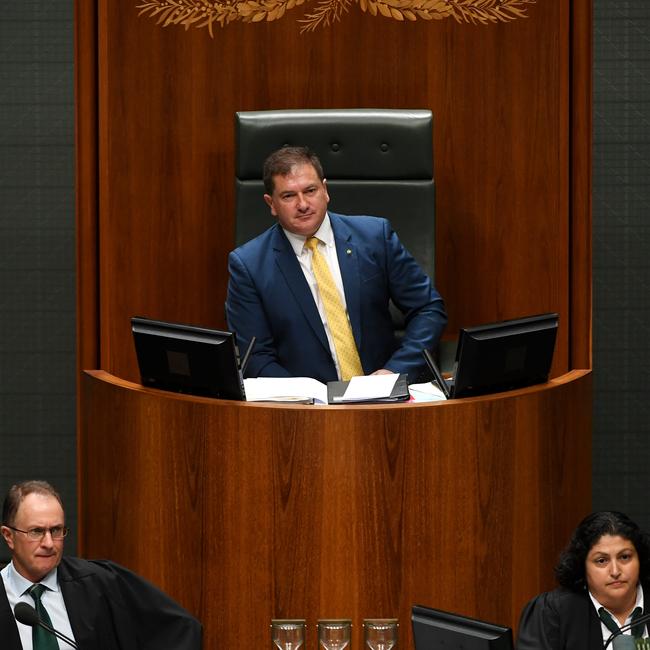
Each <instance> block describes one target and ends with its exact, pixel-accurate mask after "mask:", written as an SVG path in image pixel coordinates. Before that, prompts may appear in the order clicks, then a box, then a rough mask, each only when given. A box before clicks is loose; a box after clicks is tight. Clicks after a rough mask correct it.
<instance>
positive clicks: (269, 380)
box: [244, 377, 327, 404]
mask: <svg viewBox="0 0 650 650" xmlns="http://www.w3.org/2000/svg"><path fill="white" fill-rule="evenodd" d="M244 390H245V391H246V401H247V402H294V403H295V402H303V401H306V400H310V399H313V400H314V403H317V404H327V386H326V385H325V384H322V383H321V382H320V381H318V380H316V379H312V378H311V377H256V378H253V379H244Z"/></svg>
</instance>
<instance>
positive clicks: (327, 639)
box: [318, 618, 352, 650]
mask: <svg viewBox="0 0 650 650" xmlns="http://www.w3.org/2000/svg"><path fill="white" fill-rule="evenodd" d="M351 638H352V621H351V620H350V619H349V618H329V619H320V620H319V621H318V644H319V646H320V647H321V648H323V649H324V650H343V648H348V647H349V646H350V641H351Z"/></svg>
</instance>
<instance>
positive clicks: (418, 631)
mask: <svg viewBox="0 0 650 650" xmlns="http://www.w3.org/2000/svg"><path fill="white" fill-rule="evenodd" d="M411 623H412V625H413V640H414V642H415V650H439V649H440V650H442V649H444V650H460V649H461V648H462V649H463V650H513V648H514V646H513V643H512V630H511V629H510V628H509V627H504V626H502V625H494V624H493V623H486V622H485V621H479V620H478V619H474V618H467V617H466V616H460V615H459V614H451V613H450V612H443V611H440V610H438V609H430V608H429V607H422V606H421V605H415V606H414V607H413V609H412V611H411Z"/></svg>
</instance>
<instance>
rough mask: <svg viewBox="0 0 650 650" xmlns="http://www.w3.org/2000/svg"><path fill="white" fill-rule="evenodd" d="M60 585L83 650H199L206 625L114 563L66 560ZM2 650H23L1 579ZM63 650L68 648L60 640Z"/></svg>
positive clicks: (150, 585)
mask: <svg viewBox="0 0 650 650" xmlns="http://www.w3.org/2000/svg"><path fill="white" fill-rule="evenodd" d="M58 581H59V586H60V588H61V593H62V595H63V600H64V602H65V606H66V609H67V611H68V617H69V619H70V626H71V627H72V631H73V633H74V636H75V640H76V642H77V644H78V645H79V649H80V650H199V649H200V648H201V624H200V623H199V621H197V620H196V619H195V618H194V617H193V616H192V615H191V614H190V613H189V612H187V611H186V610H184V609H183V608H182V607H181V606H180V605H178V604H177V603H175V602H174V601H173V600H172V599H171V598H170V597H169V596H167V595H166V594H165V593H163V592H162V591H160V590H159V589H158V588H157V587H154V585H152V584H151V583H149V582H147V581H146V580H144V579H143V578H141V577H140V576H138V575H136V574H135V573H132V572H131V571H129V570H128V569H125V568H124V567H121V566H119V565H117V564H114V563H113V562H108V561H105V560H90V561H89V560H82V559H80V558H72V557H64V558H63V559H62V560H61V563H60V564H59V567H58ZM0 640H1V641H2V643H1V646H2V650H22V645H21V643H20V635H19V634H18V626H17V624H16V620H15V618H14V615H13V612H12V611H11V608H10V606H9V601H8V600H7V593H6V591H5V587H4V583H3V582H2V579H0ZM60 645H61V647H62V648H67V647H68V646H67V645H66V644H65V643H64V642H62V641H61V642H60Z"/></svg>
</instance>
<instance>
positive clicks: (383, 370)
mask: <svg viewBox="0 0 650 650" xmlns="http://www.w3.org/2000/svg"><path fill="white" fill-rule="evenodd" d="M372 374H373V375H392V374H394V373H393V371H392V370H386V368H379V370H375V372H373V373H372Z"/></svg>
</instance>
